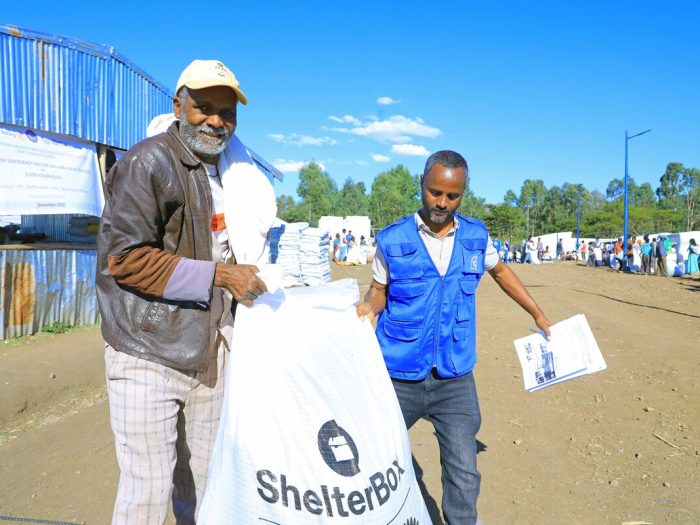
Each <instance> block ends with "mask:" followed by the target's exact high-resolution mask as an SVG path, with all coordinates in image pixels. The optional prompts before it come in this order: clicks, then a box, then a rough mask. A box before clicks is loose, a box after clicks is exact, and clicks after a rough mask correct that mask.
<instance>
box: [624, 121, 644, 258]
mask: <svg viewBox="0 0 700 525" xmlns="http://www.w3.org/2000/svg"><path fill="white" fill-rule="evenodd" d="M650 131H651V130H650V129H648V130H646V131H642V132H641V133H637V134H635V135H627V130H625V219H624V225H623V232H622V234H623V239H622V250H623V252H622V253H623V254H625V257H624V259H623V260H625V261H627V268H629V266H630V264H629V260H628V258H627V236H628V225H629V183H630V176H629V173H628V171H627V164H628V161H627V159H628V153H627V150H628V149H629V148H628V147H627V143H628V142H629V140H630V139H633V138H634V137H638V136H640V135H644V134H645V133H649V132H650Z"/></svg>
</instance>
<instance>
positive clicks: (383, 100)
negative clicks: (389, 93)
mask: <svg viewBox="0 0 700 525" xmlns="http://www.w3.org/2000/svg"><path fill="white" fill-rule="evenodd" d="M398 103H399V101H398V100H394V99H393V98H391V97H379V98H378V99H377V104H379V105H380V106H390V105H392V104H398Z"/></svg>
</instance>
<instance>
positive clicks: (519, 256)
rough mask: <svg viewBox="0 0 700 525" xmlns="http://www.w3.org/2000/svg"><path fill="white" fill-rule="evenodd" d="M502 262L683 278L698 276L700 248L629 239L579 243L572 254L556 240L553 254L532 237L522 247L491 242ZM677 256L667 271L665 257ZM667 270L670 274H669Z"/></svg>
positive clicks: (647, 238) (666, 238)
mask: <svg viewBox="0 0 700 525" xmlns="http://www.w3.org/2000/svg"><path fill="white" fill-rule="evenodd" d="M493 243H494V246H495V247H496V250H497V251H498V253H499V256H500V258H501V260H503V261H504V262H505V263H509V262H517V263H523V264H539V263H541V262H550V261H583V262H584V263H585V264H586V266H593V267H610V268H614V269H617V271H620V272H621V271H628V272H633V273H639V274H643V275H660V276H668V275H676V276H677V275H686V274H693V273H698V272H699V271H700V270H699V269H698V256H699V255H700V245H698V244H697V243H696V241H695V239H690V242H689V244H688V248H687V250H682V249H681V248H680V247H679V246H678V244H673V243H672V242H671V239H670V237H669V236H667V235H659V236H658V237H650V236H649V235H644V236H632V237H630V238H629V239H628V240H627V246H626V247H625V246H623V244H624V242H623V240H622V237H618V239H617V240H614V241H601V240H600V239H596V240H595V241H589V242H582V243H580V244H579V245H577V247H576V249H575V250H571V251H565V250H564V247H563V240H562V239H559V241H558V242H557V245H556V248H555V251H554V253H553V254H552V252H551V250H550V247H549V246H548V245H543V243H542V238H541V237H538V238H537V241H535V240H534V239H533V238H532V237H528V238H527V240H523V242H522V243H520V244H517V245H514V246H511V244H510V243H509V242H508V241H501V240H499V239H494V240H493ZM669 254H675V255H676V265H675V268H670V269H669V268H668V267H667V264H666V257H667V256H668V255H669ZM669 270H671V271H670V273H669Z"/></svg>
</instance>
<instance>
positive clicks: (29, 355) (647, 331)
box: [0, 263, 700, 525]
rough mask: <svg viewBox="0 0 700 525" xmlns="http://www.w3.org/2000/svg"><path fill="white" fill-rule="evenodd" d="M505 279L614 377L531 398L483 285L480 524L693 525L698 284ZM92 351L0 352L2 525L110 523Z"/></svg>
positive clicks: (514, 329) (103, 425) (93, 343)
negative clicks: (526, 292) (581, 327)
mask: <svg viewBox="0 0 700 525" xmlns="http://www.w3.org/2000/svg"><path fill="white" fill-rule="evenodd" d="M515 270H516V271H517V273H518V274H519V275H520V277H521V278H522V279H523V281H524V282H525V283H526V285H528V287H529V289H530V291H531V293H532V295H533V296H534V297H535V299H536V300H537V301H538V302H539V303H540V305H541V306H542V307H543V308H544V309H545V311H546V312H547V314H548V315H549V316H550V318H551V319H552V320H560V319H564V318H567V317H569V316H571V315H573V314H577V313H584V314H586V316H587V318H588V320H589V322H590V324H591V326H592V328H593V331H594V333H595V335H596V337H597V340H598V344H599V346H600V348H601V350H602V352H603V355H604V357H605V359H606V361H607V364H608V369H607V370H605V371H603V372H600V373H597V374H593V375H590V376H587V377H584V378H579V379H575V380H572V381H570V382H566V383H563V384H560V385H557V386H554V387H551V388H548V389H545V390H543V391H539V392H535V393H527V392H525V391H524V389H523V386H522V379H521V377H520V374H521V372H520V369H519V365H518V362H517V358H516V355H515V352H514V350H513V346H512V340H513V339H515V338H517V337H521V336H523V335H527V334H528V328H529V327H531V326H533V323H532V321H531V320H530V318H529V317H528V316H527V314H525V313H524V312H522V311H520V310H519V309H518V308H517V306H515V305H514V304H513V303H511V302H510V300H509V299H508V298H507V297H506V296H505V295H504V294H502V293H500V292H499V290H498V288H497V286H496V285H495V284H494V282H493V281H492V280H491V279H490V278H489V277H488V276H487V277H486V278H485V279H484V281H483V284H482V286H481V287H480V288H479V292H478V296H479V298H478V301H479V303H478V304H479V306H478V334H479V335H478V341H479V342H478V344H479V355H480V361H479V364H478V366H477V369H476V373H475V375H476V379H477V383H478V387H479V391H480V400H481V408H482V413H483V425H482V431H481V433H480V434H479V441H480V443H481V447H480V448H481V451H480V453H479V468H480V470H481V472H482V474H483V482H482V492H481V498H480V500H479V511H480V516H481V518H482V520H483V521H484V523H485V524H486V525H493V524H511V523H513V524H514V523H522V524H560V523H566V524H608V523H610V524H622V523H625V522H628V523H651V524H661V523H669V524H686V523H688V524H691V523H700V468H699V467H700V401H699V400H698V389H699V387H700V307H699V306H700V280H698V279H695V280H693V279H682V280H678V279H670V278H668V279H661V278H654V277H645V276H638V275H618V274H616V273H614V272H612V271H609V270H605V269H592V268H584V267H580V266H578V267H577V266H574V265H573V263H560V264H551V265H546V266H539V267H535V266H523V265H517V266H515ZM347 276H353V277H356V278H357V279H358V280H359V281H360V283H361V285H363V289H365V288H366V286H367V284H368V283H369V268H368V267H334V277H335V278H339V277H347ZM101 349H102V344H101V339H100V336H99V331H98V330H96V329H83V330H78V331H74V332H72V333H69V334H63V335H57V336H53V337H38V338H33V339H32V340H31V341H29V342H21V343H16V342H10V343H1V342H0V399H2V403H1V404H0V521H8V522H13V521H15V522H19V521H24V522H27V521H28V522H30V523H32V522H33V523H54V524H55V523H59V522H71V523H73V522H77V523H87V524H103V523H108V522H109V518H110V515H111V506H112V499H113V497H114V493H115V487H116V481H117V469H116V466H115V461H114V454H113V440H112V435H111V431H110V429H109V421H108V414H107V405H106V403H105V399H104V379H103V362H102V352H101ZM411 440H412V443H413V449H414V455H415V459H416V461H417V462H418V464H419V467H420V468H421V469H422V470H423V472H424V481H425V485H426V489H427V492H428V493H429V498H428V503H429V506H432V507H433V509H434V516H435V522H436V523H441V521H439V518H438V517H437V510H436V509H437V507H436V505H439V501H440V494H441V493H440V469H439V459H438V456H437V450H436V443H435V438H434V436H433V434H432V429H431V428H430V426H429V425H427V424H423V423H419V424H418V425H417V426H416V427H415V428H414V429H412V431H411ZM436 501H437V504H436V503H435V502H436ZM9 517H14V518H23V520H12V519H10V518H9ZM40 520H51V521H40Z"/></svg>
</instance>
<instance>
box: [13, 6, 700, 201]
mask: <svg viewBox="0 0 700 525" xmlns="http://www.w3.org/2000/svg"><path fill="white" fill-rule="evenodd" d="M487 4H491V5H487ZM0 17H1V19H0V23H5V24H14V25H17V26H20V27H23V28H26V29H32V30H36V31H43V32H48V33H55V34H62V35H66V36H70V37H73V38H77V39H81V40H87V41H91V42H97V43H101V44H109V45H112V46H114V47H115V48H116V50H117V51H118V52H119V53H120V54H122V55H123V56H125V57H127V58H128V59H129V60H130V61H131V62H133V63H135V64H136V65H138V66H139V67H140V68H142V69H143V70H145V71H146V72H147V73H149V74H150V75H151V76H152V77H154V78H155V79H157V80H158V81H160V82H162V83H163V84H165V85H167V86H169V87H171V89H174V84H175V82H176V80H177V77H178V76H179V74H180V72H181V70H182V69H183V68H184V67H185V66H186V65H187V64H188V63H189V62H190V61H191V60H193V59H195V58H217V59H220V60H222V61H223V62H224V63H226V64H227V65H228V66H229V67H230V68H231V69H232V70H233V71H234V73H235V74H236V76H237V77H238V78H239V80H240V82H241V87H242V89H243V90H244V91H245V93H246V94H247V96H248V99H249V105H248V106H245V107H241V108H240V110H239V125H238V131H237V133H238V135H239V136H240V137H241V139H242V140H243V141H244V142H245V143H246V144H247V145H248V146H249V147H251V148H252V149H254V150H255V151H256V152H257V153H259V154H260V155H262V156H263V157H264V158H266V159H267V160H268V161H270V162H272V163H273V164H275V165H276V166H278V167H279V168H280V169H282V170H283V171H285V182H284V183H282V184H277V187H276V190H277V192H278V194H281V193H284V194H291V195H294V196H295V198H296V187H297V184H298V181H299V178H298V169H299V166H300V165H302V164H303V162H307V161H310V160H315V161H317V162H320V163H321V164H322V165H323V166H324V167H325V168H326V169H327V171H328V172H329V173H330V175H331V176H332V177H333V178H334V179H335V180H336V181H337V183H338V185H339V187H340V186H342V183H343V181H344V180H345V179H346V178H348V177H351V178H352V179H353V180H355V181H362V182H364V183H365V184H366V186H367V188H368V190H369V188H370V186H371V183H372V180H373V179H374V177H375V176H376V175H377V174H378V173H380V172H381V171H384V170H386V169H389V168H391V167H393V166H395V165H397V164H399V163H402V164H404V165H405V166H406V167H408V168H409V170H410V171H411V172H412V173H420V172H421V171H422V167H423V165H424V163H425V159H426V156H427V154H428V153H430V152H434V151H437V150H439V149H454V150H456V151H459V152H460V153H462V154H463V155H464V156H465V157H466V158H467V161H468V163H469V165H470V170H471V188H472V190H473V191H474V193H476V195H478V196H480V197H484V198H485V199H486V200H487V202H500V201H501V200H502V198H503V195H504V193H505V192H506V191H507V190H508V189H513V190H514V191H516V193H517V192H518V190H519V188H520V186H521V184H522V182H523V181H524V180H525V179H528V178H530V179H542V180H544V182H545V184H546V185H547V186H548V187H549V186H552V185H561V184H563V183H565V182H569V183H582V184H584V185H585V186H586V187H587V188H589V189H597V190H599V191H602V192H604V191H605V188H606V186H607V184H608V182H609V181H610V180H612V179H613V178H615V177H619V178H622V177H623V176H624V145H625V139H624V137H625V130H626V129H627V130H629V132H630V134H634V133H637V132H640V131H644V130H646V129H649V128H651V129H652V130H653V131H652V132H651V133H648V134H646V135H644V136H641V137H638V138H635V139H632V140H630V142H629V146H630V175H631V176H632V177H633V178H634V179H635V181H636V182H637V183H643V182H649V183H651V184H652V186H653V187H654V188H656V187H657V185H658V180H659V177H660V176H661V174H662V173H663V172H664V169H665V167H666V164H667V163H668V162H671V161H677V162H682V163H684V164H685V165H686V166H692V167H698V168H700V38H698V27H699V26H700V2H697V1H695V0H680V1H673V0H670V1H667V2H658V1H652V0H637V1H629V0H618V1H615V2H610V1H587V2H584V1H578V2H575V1H540V2H537V1H520V2H516V1H501V2H492V3H488V2H472V1H463V2H459V1H452V2H444V1H432V2H406V1H402V2H398V1H397V2H393V1H390V2H389V1H387V2H381V1H377V0H375V1H364V0H356V1H352V2H340V1H336V2H328V1H326V2H320V1H318V2H312V1H304V0H300V1H296V2H279V1H273V0H268V1H265V2H227V3H226V2H222V3H220V4H219V7H217V4H216V3H213V2H199V3H197V2H194V3H192V2H183V3H173V2H159V1H155V2H147V1H143V0H142V1H140V2H135V1H132V0H127V1H122V2H117V3H113V2H94V1H92V2H86V1H84V0H77V1H71V2H60V3H58V2H48V1H44V0H40V1H34V2H31V3H26V2H11V3H5V4H4V5H3V9H2V12H1V14H0Z"/></svg>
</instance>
